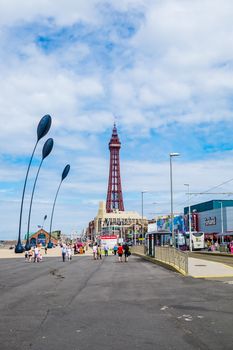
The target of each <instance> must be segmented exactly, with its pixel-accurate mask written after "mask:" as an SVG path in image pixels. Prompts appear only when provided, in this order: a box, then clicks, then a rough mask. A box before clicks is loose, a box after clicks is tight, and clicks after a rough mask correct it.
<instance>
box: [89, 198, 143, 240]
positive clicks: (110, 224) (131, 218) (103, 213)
mask: <svg viewBox="0 0 233 350" xmlns="http://www.w3.org/2000/svg"><path fill="white" fill-rule="evenodd" d="M147 225H148V223H147V219H146V218H145V217H143V219H142V217H141V216H140V215H139V214H138V213H137V212H135V211H120V210H118V209H115V210H113V211H112V212H110V213H108V212H107V210H106V204H105V202H104V201H102V202H100V203H99V209H98V213H97V215H96V217H95V218H94V221H92V222H90V223H89V227H90V234H91V235H90V234H89V239H91V240H93V241H96V240H97V239H98V238H99V237H100V236H116V237H117V239H118V241H127V240H134V241H140V240H142V239H143V238H142V237H144V235H142V228H143V230H144V233H145V232H147Z"/></svg>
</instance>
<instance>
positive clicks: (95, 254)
mask: <svg viewBox="0 0 233 350" xmlns="http://www.w3.org/2000/svg"><path fill="white" fill-rule="evenodd" d="M92 250H93V259H94V260H96V259H97V244H96V243H95V244H94V245H93V247H92Z"/></svg>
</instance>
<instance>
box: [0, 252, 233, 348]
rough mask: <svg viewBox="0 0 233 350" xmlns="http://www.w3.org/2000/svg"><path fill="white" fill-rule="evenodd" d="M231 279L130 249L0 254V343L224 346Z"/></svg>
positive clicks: (232, 298) (232, 300)
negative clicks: (196, 275) (94, 254)
mask: <svg viewBox="0 0 233 350" xmlns="http://www.w3.org/2000/svg"><path fill="white" fill-rule="evenodd" d="M232 320H233V284H228V283H222V282H216V281H206V280H202V279H192V278H191V277H183V276H181V275H179V274H177V273H174V272H172V271H168V270H166V269H164V268H162V267H159V266H157V265H155V264H152V263H150V262H146V261H143V260H141V259H140V258H139V257H135V256H131V257H130V261H129V262H128V263H118V262H117V260H116V258H115V257H113V256H111V257H107V258H103V260H102V261H94V260H92V258H91V257H90V256H82V257H79V256H76V257H74V258H73V260H72V261H71V262H65V263H63V262H62V261H61V259H60V258H47V260H45V261H43V262H42V263H25V262H24V261H23V259H1V260H0V349H1V350H11V349H17V350H19V349H23V350H27V349H32V350H40V349H46V350H50V349H51V350H60V349H62V350H86V349H93V350H100V349H101V350H105V349H108V350H109V349H110V350H119V349H120V348H125V349H127V350H135V349H142V350H152V349H153V350H154V349H166V350H167V349H179V350H182V349H185V350H187V349H205V350H208V349H225V350H227V349H232V341H233V328H232Z"/></svg>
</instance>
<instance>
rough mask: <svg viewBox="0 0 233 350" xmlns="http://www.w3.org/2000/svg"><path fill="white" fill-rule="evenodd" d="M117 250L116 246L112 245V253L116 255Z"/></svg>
mask: <svg viewBox="0 0 233 350" xmlns="http://www.w3.org/2000/svg"><path fill="white" fill-rule="evenodd" d="M117 251H118V246H117V245H116V244H115V245H114V247H113V253H114V255H116V253H117Z"/></svg>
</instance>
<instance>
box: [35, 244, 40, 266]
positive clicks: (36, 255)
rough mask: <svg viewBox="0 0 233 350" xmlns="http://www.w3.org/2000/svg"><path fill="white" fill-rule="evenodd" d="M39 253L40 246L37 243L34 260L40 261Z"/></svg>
mask: <svg viewBox="0 0 233 350" xmlns="http://www.w3.org/2000/svg"><path fill="white" fill-rule="evenodd" d="M38 255H39V248H38V246H37V245H36V246H35V249H34V262H39V261H38Z"/></svg>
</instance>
